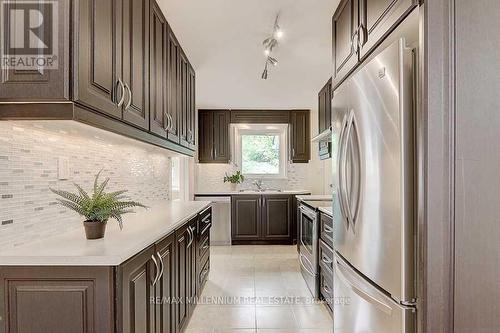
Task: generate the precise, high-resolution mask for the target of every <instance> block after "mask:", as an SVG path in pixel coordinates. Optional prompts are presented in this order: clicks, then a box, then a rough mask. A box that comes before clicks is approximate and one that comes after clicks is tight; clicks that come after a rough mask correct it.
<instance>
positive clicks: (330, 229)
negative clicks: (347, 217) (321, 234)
mask: <svg viewBox="0 0 500 333" xmlns="http://www.w3.org/2000/svg"><path fill="white" fill-rule="evenodd" d="M323 230H324V231H325V232H327V233H332V232H333V229H332V228H330V227H329V226H327V225H326V224H325V225H323Z"/></svg>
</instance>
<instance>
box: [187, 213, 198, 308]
mask: <svg viewBox="0 0 500 333" xmlns="http://www.w3.org/2000/svg"><path fill="white" fill-rule="evenodd" d="M197 224H198V218H193V219H192V220H191V222H189V227H190V228H191V237H192V241H191V246H190V247H189V248H188V253H189V255H190V265H189V273H190V279H189V285H190V289H189V295H188V297H189V298H190V299H192V300H194V298H195V297H196V296H197V295H198V284H197V280H198V279H197V275H196V262H197V259H198V253H197V247H198V239H197V237H196V229H197ZM195 305H196V303H195V302H192V303H191V304H190V311H189V312H190V314H191V313H192V311H193V310H194V307H195Z"/></svg>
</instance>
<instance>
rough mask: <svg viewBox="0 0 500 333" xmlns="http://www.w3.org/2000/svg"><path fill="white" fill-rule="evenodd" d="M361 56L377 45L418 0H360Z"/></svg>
mask: <svg viewBox="0 0 500 333" xmlns="http://www.w3.org/2000/svg"><path fill="white" fill-rule="evenodd" d="M360 3H361V5H360V26H361V28H360V32H359V33H360V35H359V38H360V44H361V48H360V50H359V52H360V56H361V57H364V56H365V55H366V54H367V53H368V52H369V51H370V50H372V49H373V48H374V47H376V46H377V45H378V44H379V43H380V42H381V41H382V40H383V38H384V37H385V36H387V35H388V34H389V33H390V32H391V30H392V29H393V28H394V27H395V26H396V25H397V24H398V23H399V22H400V21H401V20H403V19H404V17H405V16H406V14H408V13H409V12H410V11H411V10H412V9H413V8H414V7H415V6H417V4H418V1H416V0H360Z"/></svg>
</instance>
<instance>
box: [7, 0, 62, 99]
mask: <svg viewBox="0 0 500 333" xmlns="http://www.w3.org/2000/svg"><path fill="white" fill-rule="evenodd" d="M57 4H58V11H57V14H58V16H57V17H56V18H54V22H58V23H59V25H58V34H57V36H53V39H52V40H50V41H47V43H51V42H54V44H52V45H51V47H52V48H53V50H54V51H57V52H56V53H55V54H57V62H58V66H57V68H54V69H50V70H48V69H43V68H34V69H21V68H9V67H8V66H4V65H2V66H1V67H2V68H1V70H0V101H1V102H8V101H23V102H28V101H29V102H32V101H47V100H51V101H53V100H68V99H69V86H70V84H69V83H70V82H69V67H70V61H69V44H70V40H71V39H70V36H69V34H70V28H69V27H70V14H71V11H70V1H67V0H66V1H58V3H57ZM44 5H45V3H42V2H40V8H39V10H40V11H41V12H42V13H43V14H44V15H45V10H44V8H49V7H45V6H44ZM2 6H3V8H2V9H3V11H4V12H5V13H9V12H10V10H16V9H20V10H23V12H24V9H22V8H19V7H23V3H22V1H10V2H7V1H3V2H2ZM4 27H5V29H6V30H5V32H3V31H2V35H3V37H4V38H5V40H4V42H5V45H6V46H7V45H13V44H14V41H11V40H10V37H11V36H13V35H14V32H11V31H10V27H11V25H10V24H5V25H3V23H2V30H3V28H4ZM51 37H52V36H51ZM16 42H17V40H16ZM24 42H25V43H26V44H27V39H26V40H25V41H24ZM56 47H57V49H55V48H56ZM15 50H16V49H14V50H13V51H10V52H8V53H9V55H16V52H15ZM5 53H7V52H5ZM5 53H4V54H5ZM23 54H24V52H23Z"/></svg>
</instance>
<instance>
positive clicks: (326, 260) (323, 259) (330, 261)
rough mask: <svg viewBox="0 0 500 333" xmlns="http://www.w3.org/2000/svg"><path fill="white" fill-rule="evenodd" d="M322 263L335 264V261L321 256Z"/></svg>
mask: <svg viewBox="0 0 500 333" xmlns="http://www.w3.org/2000/svg"><path fill="white" fill-rule="evenodd" d="M321 261H322V262H323V263H325V264H327V265H331V264H333V260H331V259H329V258H328V257H325V256H321Z"/></svg>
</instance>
